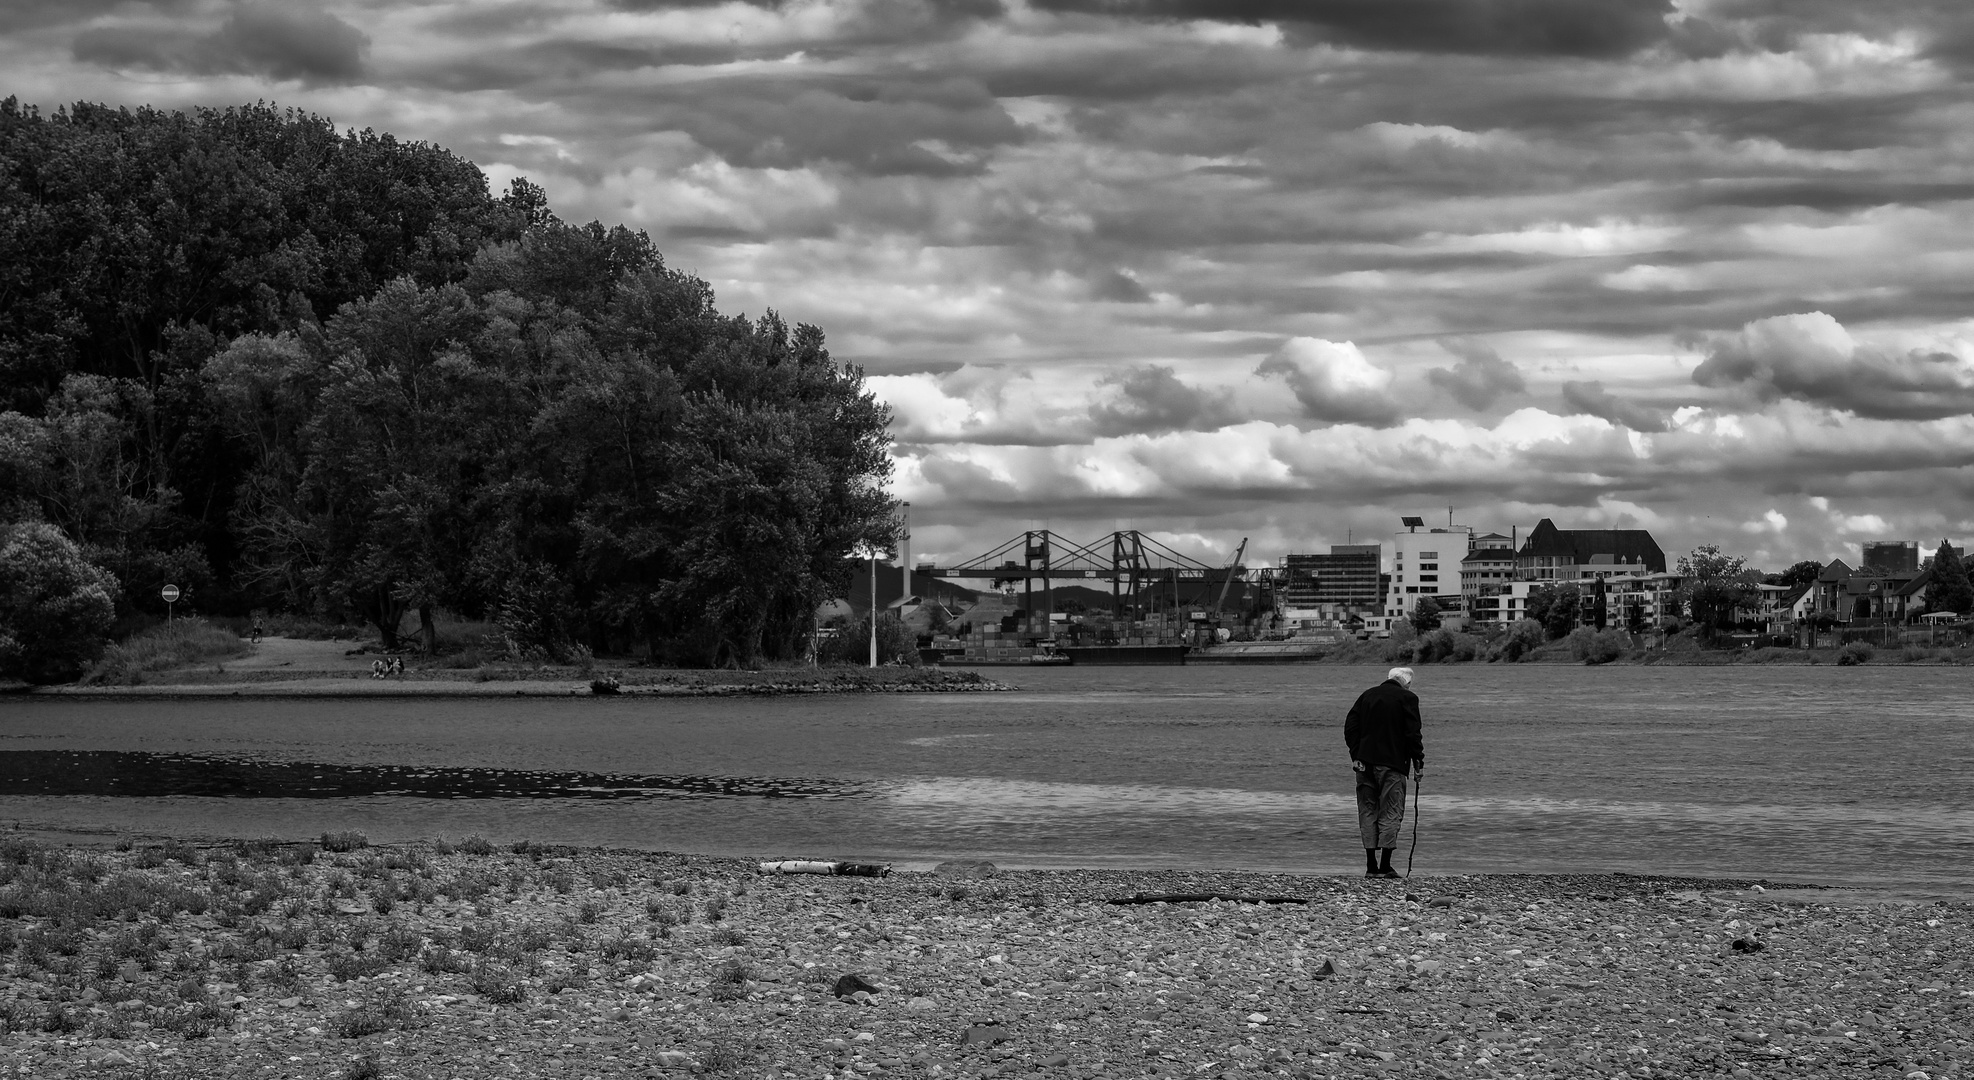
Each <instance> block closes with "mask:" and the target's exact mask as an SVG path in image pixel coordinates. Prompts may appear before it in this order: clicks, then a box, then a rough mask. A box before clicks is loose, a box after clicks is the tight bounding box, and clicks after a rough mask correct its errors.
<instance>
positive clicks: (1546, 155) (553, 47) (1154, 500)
mask: <svg viewBox="0 0 1974 1080" xmlns="http://www.w3.org/2000/svg"><path fill="white" fill-rule="evenodd" d="M6 11H7V15H6V17H5V18H4V19H0V71H4V72H5V73H6V75H5V78H4V82H5V85H0V94H8V93H11V94H14V95H16V96H18V97H20V98H22V99H23V100H25V101H28V102H31V103H35V104H38V105H41V106H42V107H44V108H52V107H55V106H58V105H60V104H63V103H65V102H71V101H75V100H91V101H105V102H110V103H119V104H130V105H136V104H145V103H149V104H155V105H160V106H165V107H186V106H192V105H216V104H227V103H235V102H247V101H254V100H262V99H265V100H270V101H274V102H277V103H279V104H282V105H294V106H299V107H302V108H305V109H309V110H312V111H315V112H318V113H321V114H324V115H327V116H330V117H332V118H333V119H334V120H335V121H336V122H337V123H338V124H340V125H343V126H346V127H359V128H361V127H375V128H378V129H383V130H389V131H392V132H395V133H397V134H398V135H400V136H402V137H409V138H417V139H425V140H430V141H434V142H438V143H441V144H443V145H445V146H448V147H450V148H452V149H453V150H455V151H457V152H459V153H461V154H463V155H465V156H467V157H470V158H471V159H473V160H474V161H476V162H478V163H479V164H480V165H481V166H482V168H484V169H485V170H486V172H487V173H488V175H489V176H490V178H491V179H492V181H493V184H494V186H495V188H496V190H498V189H499V188H501V187H504V185H505V184H506V182H507V181H508V179H510V178H511V177H514V176H517V175H527V176H529V177H530V178H532V179H534V180H535V181H536V182H538V183H540V184H541V185H542V186H543V187H545V188H546V189H547V191H548V193H549V196H550V198H551V200H552V202H553V204H554V206H555V208H556V209H557V210H558V212H560V213H561V214H562V215H563V216H564V217H565V218H568V219H571V220H587V219H590V218H600V219H602V220H603V221H605V222H606V223H614V222H623V223H626V224H630V225H633V226H636V227H640V228H644V229H647V230H649V231H650V233H651V234H652V236H653V237H654V239H656V240H657V242H658V244H659V246H660V248H661V249H662V250H663V251H664V252H665V255H666V258H667V260H668V262H669V263H670V264H671V265H673V266H675V267H679V268H681V269H685V270H689V271H692V272H694V273H697V274H698V275H700V276H701V277H704V278H706V279H707V280H708V281H710V282H711V283H712V284H713V286H714V288H715V289H716V290H717V292H718V295H719V300H720V304H721V307H722V308H723V309H724V310H727V311H730V312H733V311H744V312H748V313H752V314H758V313H760V312H762V311H763V310H765V309H767V308H769V307H773V308H775V309H777V310H779V311H780V312H781V313H782V314H783V315H784V316H785V317H786V318H788V319H789V320H790V321H802V322H812V323H815V324H817V325H819V326H821V327H822V328H823V329H824V330H825V331H826V332H827V333H828V335H829V340H830V342H831V347H832V351H833V352H834V353H835V355H836V356H837V357H838V358H840V359H845V360H853V361H856V362H858V363H861V364H862V365H864V367H865V369H866V371H867V372H868V373H869V374H870V375H871V377H872V378H871V384H872V387H873V389H874V390H875V391H876V392H877V393H878V394H879V395H880V396H881V397H882V398H883V399H885V400H886V401H887V402H889V403H890V405H891V407H892V409H893V411H894V413H895V416H896V423H895V430H896V434H897V436H898V440H899V442H898V469H897V476H896V483H895V489H896V492H897V494H898V495H899V496H901V497H903V498H907V499H910V500H911V501H912V503H913V523H914V532H915V534H916V540H915V544H914V547H915V552H916V553H917V554H920V555H932V556H934V557H939V558H963V557H966V556H968V555H972V554H975V553H977V552H979V551H982V550H984V549H986V548H988V547H990V546H992V545H993V544H994V543H995V542H997V541H999V540H1001V539H1003V538H1005V537H1007V536H1010V535H1012V534H1014V533H1017V532H1019V531H1020V530H1022V529H1025V528H1034V527H1043V526H1046V527H1050V528H1054V529H1056V530H1058V531H1060V532H1062V533H1065V534H1067V535H1069V536H1071V537H1074V538H1084V539H1090V538H1094V537H1096V536H1098V535H1100V534H1102V533H1104V532H1108V531H1109V530H1111V529H1113V528H1118V527H1138V528H1143V529H1145V530H1147V531H1150V532H1154V533H1156V534H1158V535H1159V536H1161V537H1163V538H1165V539H1167V540H1168V541H1171V542H1173V543H1175V545H1176V546H1179V547H1181V548H1184V549H1187V550H1191V551H1193V552H1196V553H1198V554H1201V555H1204V556H1208V557H1214V558H1221V559H1224V558H1225V557H1226V556H1227V555H1228V554H1230V553H1231V552H1232V549H1233V546H1234V544H1236V543H1238V542H1239V540H1240V538H1241V537H1243V536H1248V537H1252V538H1253V540H1252V547H1251V549H1250V558H1251V559H1252V558H1253V557H1254V556H1256V555H1258V556H1260V557H1261V558H1263V559H1272V558H1276V557H1279V556H1280V555H1282V554H1284V553H1286V552H1288V551H1310V550H1323V549H1324V548H1325V547H1326V546H1327V545H1328V544H1330V543H1338V542H1343V541H1344V540H1345V539H1346V536H1347V535H1350V534H1351V531H1352V530H1354V533H1355V536H1356V537H1357V538H1360V539H1361V538H1363V537H1364V536H1365V535H1366V534H1377V535H1382V534H1388V533H1389V532H1390V531H1391V530H1392V529H1393V528H1394V527H1395V526H1396V524H1397V520H1398V518H1399V516H1400V515H1402V514H1423V515H1425V516H1426V517H1427V518H1428V520H1429V521H1438V522H1441V523H1443V522H1444V521H1445V520H1446V507H1447V506H1448V504H1452V505H1453V506H1454V507H1455V511H1454V512H1455V516H1456V518H1457V520H1458V521H1459V522H1460V523H1462V524H1471V525H1474V526H1477V527H1479V528H1481V529H1483V530H1486V529H1494V530H1499V531H1501V532H1504V533H1505V532H1507V531H1508V529H1509V527H1510V526H1511V525H1517V526H1520V527H1522V528H1523V529H1524V530H1526V529H1527V528H1528V527H1529V526H1531V525H1533V524H1534V523H1535V521H1536V520H1538V519H1539V518H1542V517H1545V516H1546V517H1552V518H1554V519H1555V521H1556V523H1557V524H1558V525H1559V526H1562V527H1564V528H1570V527H1601V528H1611V527H1645V528H1650V529H1651V530H1652V531H1653V533H1654V534H1655V535H1656V536H1657V537H1658V538H1659V541H1660V543H1661V545H1662V546H1663V547H1665V548H1666V549H1667V551H1668V552H1669V553H1672V554H1677V553H1678V552H1680V551H1683V550H1685V549H1688V548H1690V547H1692V546H1693V545H1695V544H1700V543H1706V542H1715V543H1719V544H1721V545H1722V546H1723V547H1725V548H1728V549H1730V550H1733V551H1737V552H1740V553H1743V554H1746V555H1748V556H1750V557H1751V559H1752V560H1753V561H1754V562H1755V563H1756V564H1757V565H1761V566H1766V567H1768V568H1770V569H1778V568H1780V567H1781V566H1783V565H1786V564H1787V563H1789V562H1792V561H1794V560H1796V559H1799V558H1805V557H1809V558H1829V557H1833V556H1843V557H1846V558H1847V559H1851V560H1853V561H1854V560H1855V558H1856V545H1857V543H1858V541H1860V540H1863V539H1869V538H1900V539H1916V540H1920V541H1922V543H1923V544H1924V545H1925V547H1926V548H1927V549H1928V550H1930V549H1931V548H1932V547H1933V546H1934V545H1936V544H1937V543H1938V542H1939V540H1940V538H1941V537H1942V536H1952V537H1953V538H1954V539H1955V541H1956V543H1959V542H1961V541H1962V540H1964V539H1965V538H1966V537H1968V536H1969V534H1974V525H1970V523H1974V476H1971V474H1970V472H1969V469H1968V464H1969V462H1970V460H1974V318H1970V316H1974V305H1970V293H1971V292H1974V167H1971V166H1974V93H1970V90H1971V89H1974V4H1970V3H1967V2H1966V0H1910V2H1898V0H1874V2H1871V3H1855V2H1851V0H1682V2H1674V0H1299V2H1297V0H1220V2H1210V0H1006V2H1003V0H789V2H786V3H771V2H762V3H719V2H702V0H680V2H673V3H668V2H663V0H620V2H616V3H610V2H602V0H525V2H471V0H452V2H446V0H438V2H420V0H403V2H341V0H331V2H326V3H322V4H319V5H313V4H309V3H305V2H297V3H287V2H281V3H272V2H270V3H234V2H231V0H157V2H150V3H146V2H142V0H124V2H111V0H8V3H7V4H6Z"/></svg>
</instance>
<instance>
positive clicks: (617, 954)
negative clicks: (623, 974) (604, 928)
mask: <svg viewBox="0 0 1974 1080" xmlns="http://www.w3.org/2000/svg"><path fill="white" fill-rule="evenodd" d="M596 953H597V955H598V956H601V957H603V958H604V959H605V960H632V961H636V962H638V963H646V962H649V961H650V960H652V959H654V958H656V957H657V955H658V950H657V949H656V948H654V947H652V944H651V943H650V942H649V941H645V940H643V939H641V938H634V937H631V936H630V935H629V934H619V935H618V936H616V937H614V938H611V939H610V940H608V941H605V942H603V943H602V944H600V945H598V946H597V947H596Z"/></svg>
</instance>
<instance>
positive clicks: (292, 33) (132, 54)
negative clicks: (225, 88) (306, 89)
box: [74, 2, 370, 83]
mask: <svg viewBox="0 0 1974 1080" xmlns="http://www.w3.org/2000/svg"><path fill="white" fill-rule="evenodd" d="M369 44H370V39H369V38H368V37H367V36H365V35H364V34H363V32H362V31H360V30H358V29H357V28H356V27H354V26H351V25H350V24H348V23H346V22H344V21H343V20H341V19H338V18H337V17H335V16H334V15H331V14H329V13H328V12H325V11H323V10H321V9H320V8H316V7H313V6H311V5H307V4H292V5H290V4H278V3H272V2H268V3H254V4H247V5H243V6H241V7H239V8H237V9H235V10H234V11H233V13H232V14H231V15H229V16H228V17H227V19H226V21H225V22H224V23H223V24H221V26H220V28H219V29H218V30H217V31H214V32H212V33H203V34H202V33H197V32H192V31H170V30H160V29H157V28H137V27H100V28H97V29H93V30H87V31H84V32H83V33H81V34H78V35H77V36H76V39H75V44H74V55H75V58H76V59H77V60H82V61H85V62H88V63H94V64H101V65H103V66H105V67H137V68H149V69H152V70H155V71H173V72H181V73H185V74H192V75H220V74H250V75H267V76H271V77H273V78H276V79H298V80H301V81H303V82H309V83H336V82H350V81H354V80H355V79H357V78H358V77H359V76H361V75H362V74H363V51H364V49H365V48H366V47H367V46H368V45H369Z"/></svg>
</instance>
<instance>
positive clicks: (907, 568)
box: [898, 503, 912, 600]
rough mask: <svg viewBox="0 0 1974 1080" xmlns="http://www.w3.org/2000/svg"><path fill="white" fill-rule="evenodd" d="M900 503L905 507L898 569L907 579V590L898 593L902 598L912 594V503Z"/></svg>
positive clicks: (900, 531) (899, 531) (899, 532)
mask: <svg viewBox="0 0 1974 1080" xmlns="http://www.w3.org/2000/svg"><path fill="white" fill-rule="evenodd" d="M899 505H900V506H901V507H903V508H904V519H903V522H902V523H901V525H900V527H899V529H898V569H899V570H900V571H902V572H903V574H904V579H905V591H904V592H902V593H899V594H898V596H899V597H900V599H901V600H902V599H903V598H904V597H907V596H910V595H911V594H912V504H911V503H900V504H899Z"/></svg>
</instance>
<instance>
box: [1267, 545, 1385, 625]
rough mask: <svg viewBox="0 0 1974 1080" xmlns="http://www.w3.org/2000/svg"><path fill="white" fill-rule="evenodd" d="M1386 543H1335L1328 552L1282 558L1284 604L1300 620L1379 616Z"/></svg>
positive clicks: (1343, 620)
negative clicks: (1325, 553)
mask: <svg viewBox="0 0 1974 1080" xmlns="http://www.w3.org/2000/svg"><path fill="white" fill-rule="evenodd" d="M1383 563H1384V545H1382V544H1332V545H1330V551H1329V554H1327V555H1324V554H1308V555H1290V556H1288V557H1286V558H1285V559H1283V560H1282V568H1283V570H1284V572H1285V573H1284V577H1285V584H1284V587H1283V593H1282V607H1283V608H1284V610H1285V614H1288V615H1289V616H1290V617H1291V618H1295V619H1298V620H1307V619H1320V620H1327V621H1334V622H1339V623H1343V622H1349V621H1350V618H1351V616H1353V615H1355V616H1358V617H1360V618H1363V617H1369V618H1376V617H1377V615H1378V609H1379V606H1380V604H1381V603H1382V602H1383V599H1384V596H1383V588H1382V573H1383V569H1384V567H1383Z"/></svg>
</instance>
